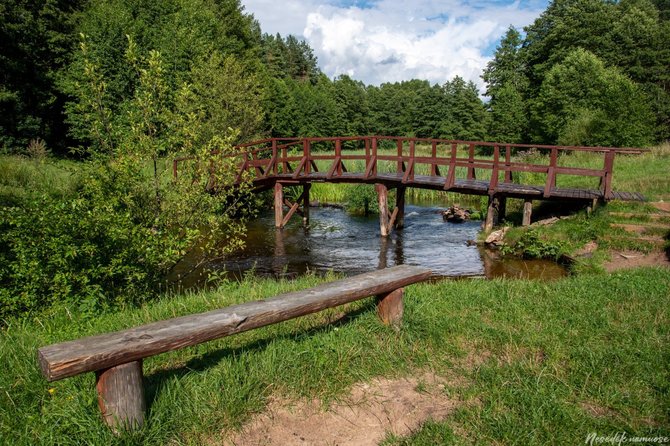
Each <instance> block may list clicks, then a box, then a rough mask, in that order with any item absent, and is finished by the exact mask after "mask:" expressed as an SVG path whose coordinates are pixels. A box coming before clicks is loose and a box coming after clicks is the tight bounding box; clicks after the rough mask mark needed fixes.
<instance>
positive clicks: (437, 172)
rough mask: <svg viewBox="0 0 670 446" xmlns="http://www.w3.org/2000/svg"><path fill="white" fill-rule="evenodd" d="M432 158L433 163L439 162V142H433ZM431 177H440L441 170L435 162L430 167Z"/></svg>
mask: <svg viewBox="0 0 670 446" xmlns="http://www.w3.org/2000/svg"><path fill="white" fill-rule="evenodd" d="M430 154H431V158H432V159H433V161H437V142H436V141H433V143H432V147H431V152H430ZM430 175H431V176H439V175H440V168H439V167H437V163H435V162H433V163H431V165H430Z"/></svg>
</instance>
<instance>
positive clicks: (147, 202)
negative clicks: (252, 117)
mask: <svg viewBox="0 0 670 446" xmlns="http://www.w3.org/2000/svg"><path fill="white" fill-rule="evenodd" d="M126 60H127V62H128V64H129V65H130V66H131V67H132V68H133V69H134V70H136V77H137V80H136V84H135V85H136V86H135V89H134V91H133V95H132V97H131V98H129V100H128V101H127V103H126V104H125V106H124V108H123V113H119V112H116V113H115V112H113V111H112V110H111V109H109V108H107V107H106V105H105V104H107V103H108V98H107V97H106V95H107V94H108V92H107V90H106V89H105V88H104V86H105V85H106V79H105V78H104V77H103V76H101V75H100V70H99V69H98V67H97V66H96V65H95V64H94V63H92V62H87V64H88V67H89V69H87V70H86V71H85V72H84V73H83V74H84V76H85V79H84V80H85V82H82V83H79V84H77V85H78V86H79V87H80V90H79V91H78V96H77V97H78V98H80V104H81V107H80V110H82V111H83V112H84V113H82V116H86V117H87V119H86V120H85V121H84V122H86V123H88V125H89V126H90V128H89V130H88V132H89V135H91V136H93V137H95V138H97V142H98V144H94V145H91V146H89V147H88V149H87V154H88V155H89V161H88V162H86V163H85V164H84V165H83V166H80V169H79V170H80V178H79V180H78V184H79V188H78V189H77V190H76V191H74V192H73V193H72V194H69V195H66V196H64V197H57V198H51V197H47V196H41V195H38V196H36V197H30V196H29V197H27V199H26V200H25V201H24V202H19V203H14V205H13V206H8V207H5V208H3V211H2V215H1V217H2V218H1V219H0V226H1V227H3V229H4V231H3V235H2V238H1V239H0V244H2V247H3V250H2V252H3V257H4V258H3V259H2V260H3V261H2V262H1V266H0V281H1V282H2V284H3V291H2V295H0V301H1V302H2V304H3V306H2V308H3V313H2V315H0V316H3V317H6V316H8V315H14V314H27V313H30V312H32V311H34V310H39V309H43V308H45V307H48V306H50V305H51V304H53V303H55V302H70V303H73V304H76V306H78V308H79V309H80V310H81V311H84V312H90V311H95V310H99V309H104V308H108V307H110V306H111V307H113V306H118V305H120V304H129V303H137V302H141V301H143V300H145V299H147V298H150V297H152V296H155V295H156V294H157V292H159V291H160V289H161V285H162V280H163V279H164V277H165V276H166V275H167V273H168V272H169V271H170V269H171V268H172V267H174V266H175V264H176V263H177V262H178V261H179V260H180V259H181V258H182V257H183V256H184V255H185V254H186V252H189V251H191V250H193V249H196V248H197V249H198V251H199V252H200V253H201V254H202V258H203V259H209V258H212V257H218V256H221V255H223V254H225V253H227V252H230V251H231V250H233V249H235V248H237V247H239V246H240V244H241V243H242V241H241V240H242V239H241V235H242V234H243V232H244V229H245V226H244V216H245V215H247V214H248V213H249V212H251V211H253V200H249V199H247V192H248V187H247V186H246V185H245V184H244V183H243V184H242V185H240V186H239V187H235V188H230V187H226V186H227V185H230V184H232V183H233V182H234V181H235V180H236V176H237V172H236V163H237V162H238V161H239V159H238V158H236V156H237V155H238V153H237V152H236V151H234V150H233V149H232V142H233V140H235V138H237V133H236V132H235V131H232V130H229V131H228V132H227V133H226V134H223V135H219V134H215V132H214V131H213V128H215V127H216V125H220V122H217V121H215V118H216V117H217V116H219V115H217V112H216V111H215V110H213V109H212V108H207V107H206V106H207V105H209V106H210V107H212V106H213V104H212V102H211V101H210V102H207V101H206V100H200V97H199V95H202V94H203V92H202V89H201V90H198V89H197V87H200V85H199V84H198V83H196V84H193V85H190V84H184V85H183V86H182V88H181V89H180V90H179V91H178V92H177V93H176V94H173V93H172V91H171V90H170V88H169V86H168V83H167V81H166V78H167V77H169V72H168V71H167V70H166V69H165V67H164V63H163V59H162V57H161V55H160V53H158V52H157V51H151V52H149V54H148V55H147V56H144V55H141V54H139V53H138V52H137V47H136V46H135V45H134V42H133V41H132V40H130V43H129V46H128V49H127V51H126ZM223 72H224V74H223V75H222V76H224V78H225V76H226V74H227V73H226V71H225V70H223ZM237 74H240V73H237ZM193 104H199V105H201V106H200V107H197V108H196V107H193ZM102 118H108V121H107V122H109V123H113V125H110V127H109V131H105V127H104V126H103V125H101V123H102ZM174 147H179V148H180V154H183V155H188V156H189V157H190V159H189V160H188V161H187V162H184V163H183V164H182V166H181V169H180V171H179V176H178V178H176V179H175V178H173V177H172V165H171V163H170V162H166V159H165V156H166V155H171V156H175V155H176V153H175V151H174ZM212 165H216V166H217V169H216V170H214V171H210V169H209V166H212ZM212 190H216V191H217V193H216V194H212V193H211V192H212ZM59 216H60V217H59ZM203 261H204V260H203Z"/></svg>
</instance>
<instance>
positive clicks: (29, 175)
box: [0, 155, 77, 205]
mask: <svg viewBox="0 0 670 446" xmlns="http://www.w3.org/2000/svg"><path fill="white" fill-rule="evenodd" d="M76 180H77V163H76V162H73V161H65V160H54V159H51V158H41V159H31V158H25V157H21V156H9V155H2V156H0V204H5V205H12V204H17V203H20V202H21V200H23V199H24V198H26V197H27V196H28V195H29V194H31V193H34V192H44V193H48V194H51V195H52V196H54V197H58V196H65V195H68V194H70V193H71V192H72V190H73V189H74V188H75V187H76Z"/></svg>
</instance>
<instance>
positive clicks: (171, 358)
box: [0, 269, 670, 445]
mask: <svg viewBox="0 0 670 446" xmlns="http://www.w3.org/2000/svg"><path fill="white" fill-rule="evenodd" d="M331 279H332V277H328V278H325V279H319V278H315V277H312V276H307V277H303V278H301V279H299V280H297V281H295V282H289V281H278V282H277V281H266V280H256V279H253V278H248V280H246V281H244V282H243V283H240V284H238V283H224V284H223V285H222V286H221V288H220V289H218V290H217V291H213V292H207V293H200V294H190V295H185V296H176V297H166V298H165V299H164V300H162V301H159V302H155V303H153V304H150V305H147V306H145V307H142V308H139V309H128V310H125V311H121V312H119V313H116V314H107V315H103V316H101V317H98V318H96V319H81V318H77V317H74V316H71V315H70V314H69V312H68V311H67V310H66V309H64V308H60V309H58V310H54V312H53V313H52V314H49V315H45V316H38V317H35V318H33V319H31V320H26V321H9V324H8V328H6V329H5V330H4V331H3V332H2V333H1V334H0V336H1V338H0V363H1V364H2V365H1V366H0V367H1V368H2V369H1V370H0V407H1V408H2V409H3V410H1V411H0V444H17V445H22V444H26V445H34V444H73V445H75V444H76V445H79V444H101V445H109V444H218V442H219V441H220V440H221V436H222V435H224V434H225V433H226V432H228V431H230V430H231V429H235V428H238V427H239V426H240V425H241V424H243V423H244V422H245V421H247V420H249V418H250V417H251V415H252V414H253V413H256V412H258V411H262V410H263V408H264V407H265V404H266V403H267V401H268V399H269V398H271V397H272V398H280V399H289V400H290V399H296V398H301V397H306V398H320V399H322V400H324V401H325V402H326V403H327V402H328V401H330V400H332V399H333V398H336V397H338V396H339V395H342V394H343V393H344V392H346V391H347V389H348V388H349V386H351V385H352V384H353V383H356V382H360V381H367V380H370V379H371V378H373V377H376V376H381V375H383V376H391V377H392V376H403V375H412V374H416V373H419V371H420V370H426V369H430V370H433V371H435V372H436V373H437V374H444V375H445V376H453V375H457V376H460V377H462V378H463V379H462V380H460V381H462V385H459V386H456V387H450V388H449V394H450V396H451V397H453V398H454V399H456V400H460V401H466V402H468V403H467V404H461V405H459V406H458V409H457V411H456V412H455V413H454V414H453V416H450V417H449V418H447V419H446V420H437V421H432V422H427V423H426V424H425V425H424V426H423V428H422V429H421V430H419V431H418V432H416V433H415V434H414V435H412V436H410V437H407V438H396V437H392V436H389V437H388V439H387V440H386V444H406V445H409V444H419V445H420V444H426V445H428V444H447V443H457V444H524V445H533V444H537V445H543V444H580V443H583V442H584V439H585V437H586V435H587V434H588V433H590V432H602V433H604V434H607V433H610V432H621V431H626V432H627V433H628V434H630V435H634V434H639V435H643V434H644V435H651V434H654V435H661V434H664V435H668V433H669V432H668V428H667V426H670V417H669V413H670V412H669V411H670V379H669V378H670V376H669V373H670V371H669V370H668V368H667V364H668V363H670V350H669V349H668V345H669V344H668V343H669V341H670V338H669V335H670V310H669V309H670V305H668V303H669V302H668V289H670V276H669V275H668V274H667V271H664V270H661V269H641V270H636V271H629V272H621V273H617V274H613V275H583V276H578V277H570V278H567V279H563V280H559V281H557V282H553V283H543V282H533V281H521V280H494V281H476V280H472V281H443V282H439V283H435V284H421V285H415V286H411V287H408V288H407V290H406V298H405V317H404V323H403V327H402V329H401V330H400V331H399V332H396V331H394V330H393V329H390V328H387V327H384V326H382V325H381V324H380V323H378V321H377V320H376V315H375V312H374V305H373V302H372V300H371V299H370V300H366V301H362V302H360V303H357V304H352V305H349V306H347V307H345V308H344V309H342V308H340V309H333V310H328V311H326V312H323V313H320V314H317V315H313V316H309V317H305V318H301V319H298V320H295V321H290V322H286V323H282V324H278V325H274V326H271V327H266V328H263V329H258V330H254V331H251V332H247V333H244V334H240V335H236V336H233V337H230V338H225V339H223V340H219V341H214V342H210V343H207V344H203V345H201V346H198V347H192V348H187V349H183V350H180V351H178V352H173V353H169V354H163V355H159V356H156V357H154V358H151V359H147V360H146V361H145V365H144V370H145V375H146V381H147V393H148V401H149V415H148V420H147V423H146V426H145V428H144V429H143V430H142V431H140V432H139V433H137V434H135V435H132V436H122V437H115V436H114V435H113V434H111V433H110V432H109V431H108V430H107V429H106V428H105V427H104V426H103V424H102V421H101V419H100V415H99V412H98V408H97V405H96V395H95V390H94V377H93V375H92V374H90V373H89V374H86V375H82V376H79V377H75V378H69V379H66V380H63V381H58V382H55V383H51V384H50V383H47V382H46V381H45V380H44V379H43V378H42V377H41V376H40V373H39V371H38V368H37V364H36V359H35V352H36V349H37V348H38V347H39V346H42V345H46V344H49V343H53V342H58V341H63V340H67V339H73V338H77V337H80V336H84V335H89V334H94V333H100V332H105V331H109V330H115V329H121V328H124V327H130V326H136V325H138V324H141V323H145V322H149V321H154V320H157V319H163V318H167V317H173V316H179V315H183V314H190V313H194V312H199V311H205V310H208V309H212V308H218V307H221V306H225V305H229V304H233V303H237V302H242V301H248V300H253V299H258V298H263V297H268V296H272V295H275V294H277V293H279V292H282V291H287V290H292V289H303V288H306V287H308V286H312V285H314V284H316V283H319V282H321V281H323V280H331ZM343 315H345V317H344V319H340V318H341V317H342V316H343ZM333 321H336V322H334V323H333ZM473 358H474V359H473ZM593 408H596V409H597V410H593Z"/></svg>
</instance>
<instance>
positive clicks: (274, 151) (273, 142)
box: [272, 138, 279, 175]
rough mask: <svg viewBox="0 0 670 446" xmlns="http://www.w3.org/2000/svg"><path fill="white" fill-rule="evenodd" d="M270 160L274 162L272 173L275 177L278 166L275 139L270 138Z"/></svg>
mask: <svg viewBox="0 0 670 446" xmlns="http://www.w3.org/2000/svg"><path fill="white" fill-rule="evenodd" d="M272 159H273V160H275V162H274V165H273V166H272V173H274V174H275V175H277V174H278V173H279V166H278V163H277V159H278V154H277V138H272Z"/></svg>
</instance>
